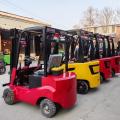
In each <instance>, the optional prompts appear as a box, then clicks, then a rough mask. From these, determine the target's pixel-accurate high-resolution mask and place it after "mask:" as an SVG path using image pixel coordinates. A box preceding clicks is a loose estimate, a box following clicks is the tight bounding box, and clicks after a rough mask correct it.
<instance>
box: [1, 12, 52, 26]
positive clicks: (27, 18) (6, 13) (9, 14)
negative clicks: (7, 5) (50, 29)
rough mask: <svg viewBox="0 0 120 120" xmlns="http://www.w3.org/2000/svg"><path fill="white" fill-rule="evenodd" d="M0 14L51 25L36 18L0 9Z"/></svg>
mask: <svg viewBox="0 0 120 120" xmlns="http://www.w3.org/2000/svg"><path fill="white" fill-rule="evenodd" d="M0 15H1V16H7V17H11V18H16V19H21V20H24V21H28V22H32V23H38V24H43V25H45V26H51V25H50V24H48V23H46V22H43V21H41V20H36V19H33V18H29V17H24V16H20V15H16V14H12V13H8V12H4V11H0Z"/></svg>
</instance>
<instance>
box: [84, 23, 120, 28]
mask: <svg viewBox="0 0 120 120" xmlns="http://www.w3.org/2000/svg"><path fill="white" fill-rule="evenodd" d="M106 26H117V27H120V24H111V25H98V26H88V27H84V28H82V29H86V28H99V27H106Z"/></svg>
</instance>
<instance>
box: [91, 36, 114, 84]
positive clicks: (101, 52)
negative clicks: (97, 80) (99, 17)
mask: <svg viewBox="0 0 120 120" xmlns="http://www.w3.org/2000/svg"><path fill="white" fill-rule="evenodd" d="M91 40H92V41H93V42H95V44H96V45H95V58H94V59H99V61H100V77H101V83H102V82H103V81H106V80H109V78H111V77H112V69H111V58H109V57H108V54H109V49H108V48H109V45H108V44H107V39H106V38H105V36H103V35H100V34H93V38H91Z"/></svg>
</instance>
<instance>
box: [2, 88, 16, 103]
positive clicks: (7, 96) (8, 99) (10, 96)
mask: <svg viewBox="0 0 120 120" xmlns="http://www.w3.org/2000/svg"><path fill="white" fill-rule="evenodd" d="M3 98H4V101H5V103H6V104H8V105H13V104H14V103H15V96H14V92H13V90H11V89H10V88H7V89H5V90H4V92H3Z"/></svg>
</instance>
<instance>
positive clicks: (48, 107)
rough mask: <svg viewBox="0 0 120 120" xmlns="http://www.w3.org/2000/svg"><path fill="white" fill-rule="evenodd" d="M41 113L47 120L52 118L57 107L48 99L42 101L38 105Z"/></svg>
mask: <svg viewBox="0 0 120 120" xmlns="http://www.w3.org/2000/svg"><path fill="white" fill-rule="evenodd" d="M40 109H41V113H42V114H43V115H44V116H46V117H47V118H51V117H53V116H54V115H55V114H56V112H57V107H56V104H55V103H54V102H52V101H51V100H49V99H44V100H42V101H41V103H40Z"/></svg>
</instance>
